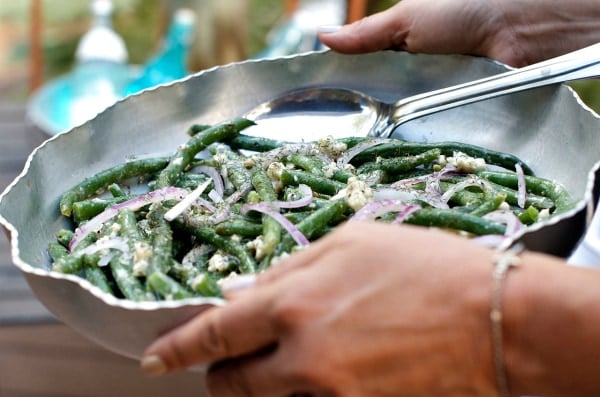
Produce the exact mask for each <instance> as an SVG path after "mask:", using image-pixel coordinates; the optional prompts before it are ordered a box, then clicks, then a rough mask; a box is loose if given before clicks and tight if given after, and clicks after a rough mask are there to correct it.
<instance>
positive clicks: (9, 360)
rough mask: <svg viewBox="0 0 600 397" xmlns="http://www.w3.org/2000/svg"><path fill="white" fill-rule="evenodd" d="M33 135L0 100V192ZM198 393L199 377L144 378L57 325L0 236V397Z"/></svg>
mask: <svg viewBox="0 0 600 397" xmlns="http://www.w3.org/2000/svg"><path fill="white" fill-rule="evenodd" d="M40 138H41V135H36V134H34V133H33V132H32V129H31V128H30V127H28V125H27V124H26V122H25V105H24V104H13V103H7V102H2V101H1V100H0V191H3V190H4V188H5V187H6V186H7V185H8V184H9V183H10V182H11V181H12V180H13V179H14V178H15V177H16V176H17V175H18V174H19V173H20V172H21V170H22V169H23V166H24V164H25V161H26V159H27V156H28V155H29V153H30V152H31V151H32V150H33V148H34V147H35V146H36V145H37V144H39V143H41V139H40ZM203 390H204V381H203V377H202V376H201V375H200V374H197V373H191V372H186V373H180V374H175V375H173V376H169V377H167V378H161V379H151V378H148V377H146V376H145V375H143V374H142V373H141V371H140V370H139V367H138V363H137V362H136V361H134V360H131V359H127V358H124V357H121V356H118V355H116V354H113V353H111V352H108V351H106V350H105V349H103V348H101V347H99V346H97V345H96V344H94V343H92V342H90V341H88V340H87V339H85V338H83V337H82V336H80V335H79V334H77V333H76V332H74V331H73V330H71V329H70V328H68V327H67V326H65V325H63V324H62V323H60V322H59V321H58V320H57V319H56V318H55V317H54V316H53V315H52V314H51V313H50V312H48V311H47V310H46V309H45V307H44V306H43V305H42V304H41V303H39V302H38V301H37V299H36V298H35V296H34V295H33V293H32V292H31V291H30V289H29V287H28V285H27V282H26V281H25V279H24V278H23V276H22V274H21V271H20V270H19V269H18V268H17V267H16V266H14V265H13V264H12V261H11V257H10V248H9V242H8V238H7V236H6V234H4V233H0V397H25V396H26V397H58V396H60V397H104V396H106V397H109V396H110V397H121V396H144V397H154V396H156V397H161V396H178V397H185V396H195V397H202V396H203V395H204V392H203Z"/></svg>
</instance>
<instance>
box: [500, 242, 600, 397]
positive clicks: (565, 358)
mask: <svg viewBox="0 0 600 397" xmlns="http://www.w3.org/2000/svg"><path fill="white" fill-rule="evenodd" d="M503 305H504V312H505V320H504V324H503V325H504V326H503V329H504V345H505V346H504V351H505V357H504V358H505V362H506V369H507V377H508V384H509V389H510V391H511V394H512V395H513V396H521V395H543V396H545V397H553V396H567V395H568V396H570V397H576V396H597V395H598V382H597V379H598V378H597V376H598V371H599V370H600V333H598V330H599V329H600V271H598V270H594V269H582V268H574V267H569V266H566V265H564V262H562V261H560V260H557V259H554V258H550V257H548V256H545V255H539V254H534V253H524V254H523V255H522V266H520V267H519V268H518V269H516V270H512V271H511V272H510V274H509V276H508V278H507V279H506V286H505V290H504V301H503Z"/></svg>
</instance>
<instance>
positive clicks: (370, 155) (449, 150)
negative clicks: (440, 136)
mask: <svg viewBox="0 0 600 397" xmlns="http://www.w3.org/2000/svg"><path fill="white" fill-rule="evenodd" d="M430 149H439V150H440V151H441V153H442V154H443V155H445V156H453V155H454V152H462V153H464V154H466V155H468V156H471V157H476V158H482V159H484V160H485V161H486V163H487V164H491V165H496V166H499V167H503V168H505V169H508V170H514V169H515V165H516V164H517V163H520V164H521V165H522V166H523V171H524V172H525V174H527V175H534V172H533V170H532V169H531V167H529V166H528V165H527V164H526V163H525V162H523V161H522V160H521V159H519V158H518V157H517V156H514V155H512V154H509V153H504V152H498V151H495V150H490V149H485V148H482V147H479V146H475V145H469V144H466V143H459V142H430V143H419V142H406V141H401V140H398V141H394V142H391V143H385V144H382V145H379V146H375V147H372V148H369V149H367V150H365V151H363V152H362V153H360V154H358V155H357V156H356V157H354V159H352V163H353V164H362V163H365V162H369V161H375V159H377V157H386V158H393V157H402V156H407V155H414V154H418V153H422V152H424V151H427V150H430Z"/></svg>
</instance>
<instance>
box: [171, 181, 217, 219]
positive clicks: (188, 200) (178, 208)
mask: <svg viewBox="0 0 600 397" xmlns="http://www.w3.org/2000/svg"><path fill="white" fill-rule="evenodd" d="M211 182H212V179H210V178H209V179H207V180H206V181H204V182H203V183H201V184H200V185H198V187H197V188H195V189H194V190H192V192H191V193H189V194H188V195H187V196H185V198H184V199H183V200H181V201H180V202H178V203H177V204H176V205H175V206H174V207H173V208H171V209H170V210H168V211H167V212H166V213H165V215H164V218H165V219H166V220H167V221H169V222H171V221H172V220H173V219H175V218H177V217H178V216H179V215H181V213H182V212H183V211H185V210H187V209H188V208H190V207H191V206H192V204H194V201H196V200H197V199H198V198H199V197H200V195H201V194H202V193H203V192H204V191H205V190H206V188H207V187H208V185H210V183H211Z"/></svg>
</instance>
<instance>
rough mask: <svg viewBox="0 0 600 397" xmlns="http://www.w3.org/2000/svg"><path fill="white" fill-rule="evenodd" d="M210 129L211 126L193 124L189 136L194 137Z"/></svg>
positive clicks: (188, 131)
mask: <svg viewBox="0 0 600 397" xmlns="http://www.w3.org/2000/svg"><path fill="white" fill-rule="evenodd" d="M210 127H211V125H210V124H193V125H192V126H191V127H190V128H188V130H187V134H188V135H189V136H194V135H197V134H198V133H200V132H202V131H204V130H207V129H209V128H210Z"/></svg>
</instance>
